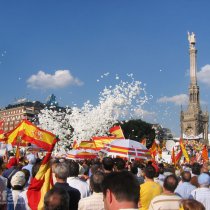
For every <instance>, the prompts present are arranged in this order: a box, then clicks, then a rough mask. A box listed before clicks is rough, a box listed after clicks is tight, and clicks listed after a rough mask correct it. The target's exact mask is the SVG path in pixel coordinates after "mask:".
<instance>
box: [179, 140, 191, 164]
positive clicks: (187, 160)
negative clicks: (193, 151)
mask: <svg viewBox="0 0 210 210" xmlns="http://www.w3.org/2000/svg"><path fill="white" fill-rule="evenodd" d="M179 144H180V147H181V150H182V154H183V155H184V157H185V160H186V162H188V163H189V162H190V158H189V155H188V153H187V150H186V149H185V145H184V143H183V141H182V139H180V142H179Z"/></svg>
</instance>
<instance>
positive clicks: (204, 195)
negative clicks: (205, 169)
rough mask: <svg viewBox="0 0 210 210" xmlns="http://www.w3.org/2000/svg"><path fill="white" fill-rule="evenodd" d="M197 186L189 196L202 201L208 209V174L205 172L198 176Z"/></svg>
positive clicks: (209, 201) (209, 177)
mask: <svg viewBox="0 0 210 210" xmlns="http://www.w3.org/2000/svg"><path fill="white" fill-rule="evenodd" d="M198 184H199V185H200V187H199V188H197V189H195V190H193V191H192V192H191V197H190V198H193V199H195V200H197V201H199V202H200V203H202V204H203V205H204V206H205V208H206V209H210V199H209V198H210V188H209V185H210V176H209V175H208V174H207V173H202V174H200V175H199V176H198Z"/></svg>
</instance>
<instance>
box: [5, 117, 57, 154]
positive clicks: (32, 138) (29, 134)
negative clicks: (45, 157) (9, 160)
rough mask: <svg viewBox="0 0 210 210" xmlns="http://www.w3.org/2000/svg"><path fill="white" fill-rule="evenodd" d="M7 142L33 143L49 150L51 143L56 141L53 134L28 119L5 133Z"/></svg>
mask: <svg viewBox="0 0 210 210" xmlns="http://www.w3.org/2000/svg"><path fill="white" fill-rule="evenodd" d="M6 137H7V144H12V145H27V143H31V144H35V145H37V146H38V147H40V148H43V149H44V150H46V151H50V150H51V147H52V145H53V144H55V143H56V142H57V138H56V136H55V135H54V134H52V133H50V132H48V131H45V130H42V129H40V128H38V127H36V126H35V125H33V124H32V123H31V122H30V121H28V120H23V121H22V122H21V123H20V124H19V125H18V126H17V127H16V128H15V129H14V130H12V131H10V132H8V133H7V134H6Z"/></svg>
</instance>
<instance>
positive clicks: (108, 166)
mask: <svg viewBox="0 0 210 210" xmlns="http://www.w3.org/2000/svg"><path fill="white" fill-rule="evenodd" d="M102 165H103V168H104V169H105V170H107V171H112V170H113V167H114V160H113V159H112V158H111V157H105V158H103V160H102Z"/></svg>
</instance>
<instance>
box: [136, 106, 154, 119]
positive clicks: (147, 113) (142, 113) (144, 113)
mask: <svg viewBox="0 0 210 210" xmlns="http://www.w3.org/2000/svg"><path fill="white" fill-rule="evenodd" d="M135 115H140V116H142V117H143V118H146V117H153V116H155V115H156V113H155V112H150V111H147V110H144V109H140V108H138V109H136V110H135Z"/></svg>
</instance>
